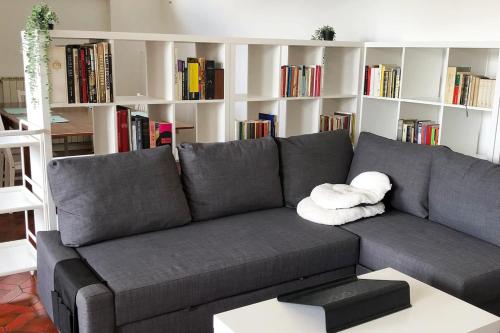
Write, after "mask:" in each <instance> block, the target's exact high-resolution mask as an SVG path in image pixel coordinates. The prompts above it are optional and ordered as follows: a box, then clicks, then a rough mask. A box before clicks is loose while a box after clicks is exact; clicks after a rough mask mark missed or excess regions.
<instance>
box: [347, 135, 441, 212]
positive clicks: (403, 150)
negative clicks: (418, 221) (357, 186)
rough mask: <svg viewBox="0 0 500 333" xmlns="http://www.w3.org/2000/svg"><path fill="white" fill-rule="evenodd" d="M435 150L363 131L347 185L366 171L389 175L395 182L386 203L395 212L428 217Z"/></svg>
mask: <svg viewBox="0 0 500 333" xmlns="http://www.w3.org/2000/svg"><path fill="white" fill-rule="evenodd" d="M435 150H436V148H435V147H431V146H426V145H415V144H410V143H405V142H399V141H394V140H390V139H387V138H383V137H381V136H378V135H375V134H372V133H367V132H363V133H361V135H360V136H359V140H358V145H357V146H356V150H355V152H354V158H353V160H352V163H351V169H350V170H349V176H348V177H347V183H350V182H351V181H352V180H353V179H354V177H356V176H357V175H359V174H360V173H363V172H365V171H379V172H382V173H385V174H386V175H387V176H389V179H390V180H391V183H392V189H391V191H390V192H389V193H388V194H387V195H386V200H385V201H386V202H387V203H389V204H390V205H391V206H392V207H394V208H395V209H398V210H401V211H403V212H406V213H409V214H412V215H415V216H418V217H427V216H428V215H429V212H428V202H429V200H428V198H429V180H430V176H431V162H432V155H433V152H434V151H435Z"/></svg>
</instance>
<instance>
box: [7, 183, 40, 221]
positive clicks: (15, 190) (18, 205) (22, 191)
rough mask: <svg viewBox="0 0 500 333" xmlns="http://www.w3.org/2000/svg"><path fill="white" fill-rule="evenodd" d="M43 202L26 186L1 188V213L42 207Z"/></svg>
mask: <svg viewBox="0 0 500 333" xmlns="http://www.w3.org/2000/svg"><path fill="white" fill-rule="evenodd" d="M41 208H43V203H42V201H40V199H38V198H37V197H36V196H35V195H34V194H33V193H32V192H30V191H29V190H28V189H27V188H26V187H25V186H12V187H2V188H0V214H7V213H15V212H22V211H25V210H33V209H41Z"/></svg>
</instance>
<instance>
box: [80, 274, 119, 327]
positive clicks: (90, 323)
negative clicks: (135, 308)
mask: <svg viewBox="0 0 500 333" xmlns="http://www.w3.org/2000/svg"><path fill="white" fill-rule="evenodd" d="M76 307H77V309H78V328H79V333H93V332H103V333H107V332H109V333H112V332H114V327H115V307H114V301H113V294H112V293H111V291H110V290H109V289H108V287H106V286H105V285H104V284H102V283H99V284H91V285H89V286H86V287H83V288H82V289H80V290H79V291H78V293H77V294H76Z"/></svg>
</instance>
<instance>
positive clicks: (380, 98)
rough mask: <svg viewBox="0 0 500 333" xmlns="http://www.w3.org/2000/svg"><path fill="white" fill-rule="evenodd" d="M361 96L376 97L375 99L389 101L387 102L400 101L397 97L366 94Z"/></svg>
mask: <svg viewBox="0 0 500 333" xmlns="http://www.w3.org/2000/svg"><path fill="white" fill-rule="evenodd" d="M363 98H366V99H376V100H380V101H389V102H399V101H400V99H399V98H392V97H381V96H367V95H363Z"/></svg>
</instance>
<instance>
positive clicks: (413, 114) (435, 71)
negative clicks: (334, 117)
mask: <svg viewBox="0 0 500 333" xmlns="http://www.w3.org/2000/svg"><path fill="white" fill-rule="evenodd" d="M499 47H500V44H499V43H493V42H476V43H468V42H453V43H438V42H433V43H426V42H415V43H396V42H394V43H378V42H368V43H365V57H364V66H367V65H368V66H372V65H377V64H395V65H398V66H400V67H401V81H400V84H401V94H400V97H399V98H387V97H374V96H364V95H362V98H361V102H360V108H359V113H360V118H361V123H360V131H369V132H373V133H376V134H379V135H382V136H385V137H388V138H391V139H396V137H397V127H398V120H399V119H418V120H431V121H433V122H435V123H437V124H439V125H440V132H439V143H440V144H442V145H446V146H449V147H450V148H452V149H454V150H455V151H458V152H460V153H463V154H467V155H471V156H476V157H480V158H484V159H488V160H493V161H495V162H498V159H499V155H500V143H499V141H500V138H499V135H498V133H497V132H498V129H497V127H500V124H499V123H498V107H499V104H498V102H499V101H498V99H499V85H498V70H497V67H498V57H499V52H500V48H499ZM364 66H363V68H364ZM450 66H451V67H461V66H466V67H471V72H472V73H473V74H477V75H480V76H485V77H489V78H492V79H497V83H496V86H495V96H494V100H493V104H492V107H488V108H485V107H477V106H467V107H466V106H463V105H455V104H446V103H445V89H446V79H447V70H448V67H450ZM363 82H364V80H363ZM363 89H364V83H363ZM363 89H362V90H361V93H363Z"/></svg>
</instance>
